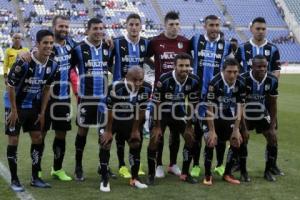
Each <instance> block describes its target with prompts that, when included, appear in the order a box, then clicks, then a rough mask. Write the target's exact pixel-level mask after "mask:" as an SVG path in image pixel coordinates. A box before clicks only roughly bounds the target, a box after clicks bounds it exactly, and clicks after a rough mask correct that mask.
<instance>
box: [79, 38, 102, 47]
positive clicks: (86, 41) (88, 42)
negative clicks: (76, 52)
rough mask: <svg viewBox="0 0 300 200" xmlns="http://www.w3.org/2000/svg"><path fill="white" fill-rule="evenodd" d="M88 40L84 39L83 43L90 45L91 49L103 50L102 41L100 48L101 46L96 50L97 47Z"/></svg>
mask: <svg viewBox="0 0 300 200" xmlns="http://www.w3.org/2000/svg"><path fill="white" fill-rule="evenodd" d="M87 38H88V37H85V38H84V39H83V41H84V42H85V43H86V44H87V45H89V46H90V47H94V48H95V49H101V48H102V41H101V43H100V46H99V47H98V48H96V46H95V45H93V44H92V43H90V41H88V39H87Z"/></svg>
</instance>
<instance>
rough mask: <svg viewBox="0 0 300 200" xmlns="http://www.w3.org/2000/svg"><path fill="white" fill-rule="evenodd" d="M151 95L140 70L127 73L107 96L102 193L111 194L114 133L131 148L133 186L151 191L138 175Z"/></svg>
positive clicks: (101, 156) (148, 85) (101, 142)
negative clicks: (110, 174) (109, 169)
mask: <svg viewBox="0 0 300 200" xmlns="http://www.w3.org/2000/svg"><path fill="white" fill-rule="evenodd" d="M151 91H152V88H151V85H150V84H149V83H146V82H144V70H143V69H142V68H140V67H139V66H133V67H131V68H130V69H128V72H127V74H126V77H125V79H124V80H121V81H118V82H115V83H113V84H112V85H111V86H110V87H109V89H108V94H107V107H108V120H107V124H106V127H105V131H104V133H101V130H103V129H99V132H100V133H99V134H100V138H99V139H100V145H101V148H100V165H101V175H102V180H101V183H100V191H103V192H109V191H110V185H109V182H108V177H109V176H108V162H109V157H110V146H111V143H112V139H113V137H112V136H113V134H114V133H116V134H117V136H118V137H121V138H123V139H124V140H126V141H127V142H128V145H129V163H130V166H131V180H130V185H131V186H133V187H136V188H139V189H143V188H147V187H148V186H147V185H146V184H143V183H141V181H140V180H139V176H138V171H139V166H140V152H141V144H142V136H143V134H142V130H143V123H144V119H145V110H146V108H147V103H148V101H149V98H150V95H151Z"/></svg>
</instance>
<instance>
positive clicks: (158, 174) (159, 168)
mask: <svg viewBox="0 0 300 200" xmlns="http://www.w3.org/2000/svg"><path fill="white" fill-rule="evenodd" d="M155 177H156V178H164V177H165V172H164V168H163V166H162V165H158V166H157V167H156V171H155Z"/></svg>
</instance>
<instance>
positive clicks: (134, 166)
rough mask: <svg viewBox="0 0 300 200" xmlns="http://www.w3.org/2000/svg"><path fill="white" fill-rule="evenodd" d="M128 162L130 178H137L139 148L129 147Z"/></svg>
mask: <svg viewBox="0 0 300 200" xmlns="http://www.w3.org/2000/svg"><path fill="white" fill-rule="evenodd" d="M129 164H130V167H131V177H132V179H137V178H138V177H139V175H138V173H139V168H140V148H134V149H132V148H130V149H129Z"/></svg>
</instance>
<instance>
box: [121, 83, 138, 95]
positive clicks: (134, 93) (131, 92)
mask: <svg viewBox="0 0 300 200" xmlns="http://www.w3.org/2000/svg"><path fill="white" fill-rule="evenodd" d="M124 84H125V87H126V90H127V92H128V93H129V95H130V98H132V97H135V96H136V95H137V94H138V91H136V92H133V91H131V89H130V88H129V87H128V82H127V79H126V78H125V79H124Z"/></svg>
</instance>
